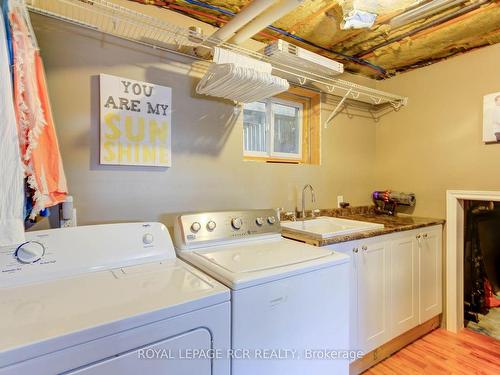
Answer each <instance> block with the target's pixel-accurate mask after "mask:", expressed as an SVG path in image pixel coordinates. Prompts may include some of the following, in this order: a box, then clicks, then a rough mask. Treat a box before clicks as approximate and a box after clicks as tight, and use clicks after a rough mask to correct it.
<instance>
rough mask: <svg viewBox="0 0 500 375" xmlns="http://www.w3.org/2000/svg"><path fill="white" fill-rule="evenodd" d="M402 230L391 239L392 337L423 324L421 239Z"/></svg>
mask: <svg viewBox="0 0 500 375" xmlns="http://www.w3.org/2000/svg"><path fill="white" fill-rule="evenodd" d="M402 234H403V235H404V236H403V237H400V238H399V237H398V238H396V239H394V240H393V241H392V243H391V264H390V266H389V273H390V284H391V288H390V289H391V292H390V295H391V301H390V306H391V309H390V310H391V311H390V322H391V335H390V336H391V337H396V336H399V335H400V334H402V333H404V332H406V331H408V330H410V329H412V328H413V327H416V326H417V325H418V324H419V299H418V288H419V286H418V280H419V278H418V243H417V240H416V238H415V237H416V236H415V235H414V234H413V233H411V234H408V233H405V232H403V233H402Z"/></svg>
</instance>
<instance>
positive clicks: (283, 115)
mask: <svg viewBox="0 0 500 375" xmlns="http://www.w3.org/2000/svg"><path fill="white" fill-rule="evenodd" d="M297 90H298V91H299V92H300V93H301V94H304V93H306V94H308V96H306V97H304V96H301V95H296V94H294V92H295V91H297ZM312 104H314V107H315V109H316V111H315V115H314V116H313V115H312V112H313V111H311V106H312ZM317 138H318V139H317ZM313 140H314V142H311V141H313ZM243 149H244V158H245V159H246V160H260V161H267V162H288V163H290V162H292V163H309V164H319V94H318V93H316V92H312V91H309V90H305V89H297V88H295V89H291V90H290V91H289V92H287V93H286V94H281V95H279V96H277V97H274V98H269V99H266V100H263V101H259V102H254V103H248V104H245V106H244V108H243Z"/></svg>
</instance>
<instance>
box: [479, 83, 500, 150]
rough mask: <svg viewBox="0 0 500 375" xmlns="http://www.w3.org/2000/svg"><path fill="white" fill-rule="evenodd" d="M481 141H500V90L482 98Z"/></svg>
mask: <svg viewBox="0 0 500 375" xmlns="http://www.w3.org/2000/svg"><path fill="white" fill-rule="evenodd" d="M483 142H485V143H496V142H500V92H497V93H494V94H489V95H485V96H484V98H483Z"/></svg>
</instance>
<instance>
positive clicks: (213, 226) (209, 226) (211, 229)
mask: <svg viewBox="0 0 500 375" xmlns="http://www.w3.org/2000/svg"><path fill="white" fill-rule="evenodd" d="M216 226H217V224H215V221H213V220H210V221H209V222H208V223H207V229H208V230H209V231H213V230H214V229H215V227H216Z"/></svg>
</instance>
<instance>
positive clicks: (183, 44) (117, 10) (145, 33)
mask: <svg viewBox="0 0 500 375" xmlns="http://www.w3.org/2000/svg"><path fill="white" fill-rule="evenodd" d="M26 4H27V7H28V9H29V10H30V11H32V12H34V13H38V14H41V15H44V16H48V17H51V18H55V19H58V20H61V21H65V22H69V23H71V24H74V25H78V26H81V27H85V28H89V29H93V30H96V31H99V32H103V33H106V34H109V35H113V36H116V37H119V38H122V39H126V40H129V41H133V42H137V43H141V44H145V45H148V46H151V47H152V48H156V49H162V50H167V51H172V52H176V53H183V54H187V55H189V56H190V57H193V58H198V59H203V58H200V57H199V56H197V55H196V53H195V52H196V51H197V50H198V51H199V50H200V49H203V48H204V49H205V50H206V49H208V50H213V48H214V47H216V46H217V47H222V48H227V49H228V50H231V51H234V52H237V53H241V54H243V55H246V56H250V57H253V58H255V59H258V60H262V61H266V62H268V63H270V64H271V65H272V66H273V73H274V74H276V75H278V76H281V77H283V78H286V79H288V80H289V81H290V83H292V84H296V85H300V86H309V87H311V86H314V88H316V89H317V90H320V91H322V92H324V93H326V94H331V95H335V96H340V97H344V98H346V99H349V101H350V102H352V101H357V102H362V103H365V104H366V108H367V109H368V110H369V111H375V112H377V111H379V110H381V109H385V108H391V107H392V108H393V109H395V110H398V109H400V108H401V107H402V106H405V105H406V104H407V101H408V99H407V98H406V97H403V96H399V95H395V94H391V93H387V92H384V91H380V90H376V89H373V88H370V87H366V86H362V85H359V84H356V83H353V82H349V81H346V80H342V79H338V78H333V77H327V76H323V75H319V74H315V73H313V72H309V71H306V70H304V69H301V68H300V67H298V66H294V65H291V64H288V63H286V62H285V61H276V60H272V61H271V60H270V59H269V58H268V57H267V56H265V55H264V54H262V53H260V52H256V51H252V50H249V49H246V48H243V47H241V46H238V45H235V44H231V43H228V42H222V41H220V40H219V39H216V38H213V37H210V36H205V35H202V34H200V33H197V32H196V31H193V30H190V29H187V28H183V27H179V26H176V25H174V24H172V23H169V22H166V21H164V20H160V19H158V18H155V17H151V16H148V15H146V14H143V13H139V12H136V11H133V10H131V9H128V8H126V7H123V6H120V5H117V4H114V3H110V2H108V1H105V0H26Z"/></svg>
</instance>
